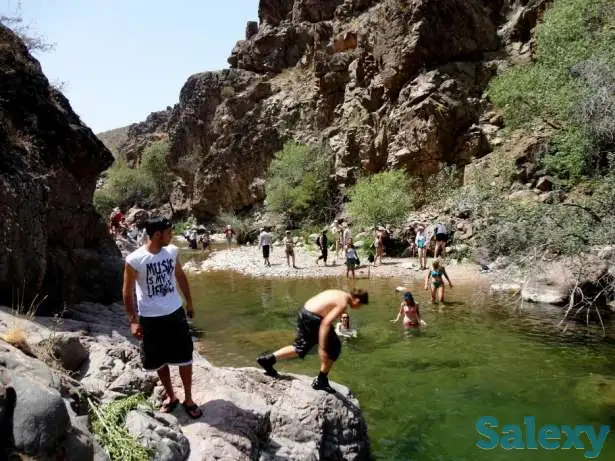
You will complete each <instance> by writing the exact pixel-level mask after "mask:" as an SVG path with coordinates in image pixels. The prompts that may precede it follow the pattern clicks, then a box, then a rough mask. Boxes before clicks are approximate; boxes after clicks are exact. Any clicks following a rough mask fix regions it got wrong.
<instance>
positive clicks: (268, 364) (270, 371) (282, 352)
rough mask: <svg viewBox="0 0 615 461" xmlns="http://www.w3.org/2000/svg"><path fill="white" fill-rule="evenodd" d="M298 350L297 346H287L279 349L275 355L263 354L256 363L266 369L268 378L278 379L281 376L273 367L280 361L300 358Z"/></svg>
mask: <svg viewBox="0 0 615 461" xmlns="http://www.w3.org/2000/svg"><path fill="white" fill-rule="evenodd" d="M298 356H299V354H297V349H295V346H285V347H283V348H281V349H278V350H277V351H275V352H274V353H273V354H263V355H261V356H260V357H259V358H257V359H256V362H257V363H258V364H259V365H260V366H261V367H263V368H264V370H265V374H266V375H267V376H273V377H274V378H275V377H277V376H278V375H279V374H278V372H277V370H276V369H275V368H273V366H274V365H275V364H276V362H277V361H278V360H287V359H292V358H295V357H298Z"/></svg>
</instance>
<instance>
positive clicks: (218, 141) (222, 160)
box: [124, 0, 548, 218]
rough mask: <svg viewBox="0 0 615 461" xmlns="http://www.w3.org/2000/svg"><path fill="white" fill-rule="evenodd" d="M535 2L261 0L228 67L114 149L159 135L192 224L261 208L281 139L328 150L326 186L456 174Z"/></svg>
mask: <svg viewBox="0 0 615 461" xmlns="http://www.w3.org/2000/svg"><path fill="white" fill-rule="evenodd" d="M547 3H548V2H547V1H546V0H499V1H490V0H467V1H466V0H463V1H462V0H413V1H410V2H408V1H406V0H261V1H260V3H259V22H258V23H256V22H249V23H248V24H247V26H246V37H245V39H244V40H241V41H239V42H238V43H237V45H236V46H235V47H234V49H233V50H232V53H231V56H230V58H229V63H230V66H231V68H230V69H225V70H222V71H218V72H204V73H201V74H196V75H193V76H191V77H190V78H189V79H188V81H187V82H186V84H185V85H184V87H183V88H182V90H181V94H180V100H179V104H178V105H176V106H175V107H174V108H173V109H172V110H170V111H169V110H167V111H165V112H164V114H165V116H164V117H162V118H164V120H162V118H161V117H158V116H156V118H157V119H159V120H160V121H161V123H158V122H156V123H153V121H151V120H148V121H146V122H145V123H144V124H141V125H135V127H138V128H139V129H138V130H136V129H135V130H133V131H132V134H129V141H128V142H127V143H126V144H125V146H124V149H125V150H126V151H127V152H128V151H129V153H130V157H131V158H134V156H135V155H137V156H138V154H139V153H140V151H142V149H143V148H144V147H145V145H147V143H148V142H149V141H150V140H151V139H158V138H161V137H164V136H166V135H168V136H169V137H170V140H171V152H170V156H169V164H170V166H171V167H172V169H173V170H174V171H175V172H176V173H177V174H178V175H179V176H180V177H181V178H182V180H183V184H182V187H181V188H180V189H181V190H178V191H177V193H176V194H175V195H174V202H175V203H174V206H175V208H177V209H178V210H184V211H189V212H192V213H194V214H195V215H196V216H197V217H198V218H207V217H211V216H212V215H216V214H217V213H218V212H219V211H220V209H232V210H236V211H240V210H243V209H249V208H250V207H252V206H253V205H255V204H260V203H262V201H263V199H264V177H265V174H266V170H267V168H268V165H269V162H270V161H271V159H272V156H273V154H274V153H275V152H276V151H278V150H280V148H281V147H282V145H283V143H284V141H285V140H287V139H290V138H292V137H294V138H296V139H298V140H299V141H301V142H309V143H313V144H316V145H320V146H322V147H323V148H325V149H327V150H329V151H330V152H331V155H332V156H334V158H335V166H336V178H335V179H336V181H337V184H338V185H339V186H340V188H343V186H346V185H349V184H352V183H353V181H354V180H355V179H356V177H357V175H358V174H359V173H361V172H367V173H373V172H378V171H381V170H383V169H386V168H401V167H404V168H407V169H408V171H409V172H410V173H412V174H418V175H428V174H433V173H435V172H437V171H438V170H439V168H440V166H441V164H443V163H444V164H456V165H460V166H463V165H466V164H468V163H469V162H471V161H472V160H473V159H475V158H480V157H482V156H483V155H485V154H487V153H488V152H490V151H491V149H492V146H493V145H494V144H497V143H498V142H499V140H498V137H497V131H498V130H499V129H500V127H501V119H500V118H498V117H497V116H495V115H493V114H489V113H488V111H489V104H488V102H487V101H486V100H485V99H484V97H483V92H484V90H485V88H486V85H487V83H488V81H489V79H490V78H491V77H492V76H493V75H494V74H495V73H496V72H497V71H498V70H499V69H500V68H502V67H503V66H506V65H507V63H508V62H510V61H511V60H516V59H526V58H527V57H528V56H529V53H530V50H531V43H528V41H529V39H530V30H531V28H532V27H533V26H534V25H535V24H536V21H537V20H538V18H539V16H540V14H541V13H542V11H543V10H544V8H545V6H546V4H547ZM154 115H156V114H152V116H150V118H152V117H153V116H154ZM135 147H136V149H135Z"/></svg>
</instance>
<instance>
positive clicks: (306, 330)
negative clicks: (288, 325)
mask: <svg viewBox="0 0 615 461" xmlns="http://www.w3.org/2000/svg"><path fill="white" fill-rule="evenodd" d="M321 321H322V318H320V317H319V316H318V315H316V314H313V313H312V312H310V311H308V310H307V309H305V308H302V309H301V310H300V311H299V317H298V318H297V337H296V338H295V342H294V343H293V346H294V347H295V350H296V351H297V355H299V357H301V358H304V357H305V356H306V355H307V353H308V352H310V350H311V349H312V347H314V346H316V345H318V339H319V335H320V322H321ZM325 351H326V352H327V355H328V356H329V358H330V359H331V360H337V358H338V357H339V356H340V353H341V352H342V343H341V342H340V340H339V338H338V337H337V335H336V334H335V330H334V329H333V326H331V328H330V330H329V334H328V335H327V347H326V348H325Z"/></svg>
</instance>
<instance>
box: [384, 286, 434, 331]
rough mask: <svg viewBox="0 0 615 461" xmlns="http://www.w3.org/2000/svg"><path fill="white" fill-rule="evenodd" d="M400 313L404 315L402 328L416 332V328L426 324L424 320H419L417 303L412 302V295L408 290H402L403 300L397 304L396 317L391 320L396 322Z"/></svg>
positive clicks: (400, 315)
mask: <svg viewBox="0 0 615 461" xmlns="http://www.w3.org/2000/svg"><path fill="white" fill-rule="evenodd" d="M402 315H403V317H404V320H403V324H404V330H406V331H411V332H418V328H419V327H420V326H422V325H426V324H425V322H423V320H421V313H420V311H419V305H418V304H417V303H416V302H414V297H413V296H412V293H410V292H409V291H405V292H404V300H403V301H402V303H401V305H400V306H399V312H398V313H397V317H396V318H395V319H394V320H391V322H392V323H397V322H398V321H399V319H400V318H401V317H402Z"/></svg>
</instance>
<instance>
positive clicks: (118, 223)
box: [109, 207, 126, 237]
mask: <svg viewBox="0 0 615 461" xmlns="http://www.w3.org/2000/svg"><path fill="white" fill-rule="evenodd" d="M109 224H110V228H111V235H113V236H115V237H117V236H118V235H119V234H120V233H121V232H122V230H123V229H125V228H126V221H125V220H124V213H122V210H120V208H119V207H115V208H114V209H113V211H112V212H111V215H110V216H109Z"/></svg>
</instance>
